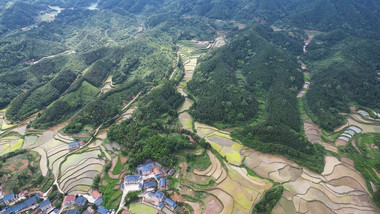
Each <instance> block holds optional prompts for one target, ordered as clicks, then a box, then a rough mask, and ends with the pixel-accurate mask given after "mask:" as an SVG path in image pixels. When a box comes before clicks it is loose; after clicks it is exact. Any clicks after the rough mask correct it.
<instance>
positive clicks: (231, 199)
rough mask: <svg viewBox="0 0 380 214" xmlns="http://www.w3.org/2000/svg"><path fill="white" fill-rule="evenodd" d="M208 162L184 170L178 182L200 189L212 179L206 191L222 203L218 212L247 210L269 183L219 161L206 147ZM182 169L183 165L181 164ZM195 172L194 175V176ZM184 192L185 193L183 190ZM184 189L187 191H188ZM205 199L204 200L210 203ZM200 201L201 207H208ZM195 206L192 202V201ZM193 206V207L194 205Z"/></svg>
mask: <svg viewBox="0 0 380 214" xmlns="http://www.w3.org/2000/svg"><path fill="white" fill-rule="evenodd" d="M207 154H208V155H209V158H210V161H211V165H210V166H209V167H208V168H207V169H205V170H202V171H199V170H194V171H193V172H190V173H186V172H183V175H184V177H183V180H182V181H181V183H183V184H185V185H187V186H189V187H192V188H194V190H202V189H203V188H202V187H201V186H200V185H206V184H207V183H208V181H210V180H214V181H215V182H214V184H213V185H211V186H210V185H208V186H207V191H206V192H207V193H209V194H212V195H214V196H215V197H217V198H218V199H219V200H220V201H222V203H223V206H224V207H223V210H222V211H221V212H220V211H218V212H219V213H248V212H249V210H250V209H251V207H252V204H253V203H254V202H255V201H257V200H258V199H259V198H260V197H261V195H262V194H263V192H264V191H265V190H267V189H269V188H270V187H271V186H272V184H271V183H270V182H268V181H267V180H264V179H260V178H258V177H253V176H250V175H248V173H247V171H246V170H245V169H243V168H239V167H236V166H233V165H230V164H228V163H226V162H223V163H222V162H221V161H220V160H219V159H218V158H217V157H216V156H215V155H214V154H213V153H211V152H210V151H207ZM182 169H183V170H185V169H186V166H185V167H182ZM195 175H197V176H196V179H193V178H194V177H195ZM186 192H187V193H186ZM186 192H183V193H186V194H189V192H190V191H188V190H187V191H186ZM209 202H210V201H208V202H207V203H209ZM205 204H206V202H203V205H204V207H203V209H207V206H206V205H205ZM193 205H194V206H195V204H193ZM194 209H195V208H194Z"/></svg>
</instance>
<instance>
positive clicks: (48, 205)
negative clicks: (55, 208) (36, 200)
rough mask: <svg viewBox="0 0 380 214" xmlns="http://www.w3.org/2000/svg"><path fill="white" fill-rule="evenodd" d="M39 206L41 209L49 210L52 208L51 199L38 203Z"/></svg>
mask: <svg viewBox="0 0 380 214" xmlns="http://www.w3.org/2000/svg"><path fill="white" fill-rule="evenodd" d="M38 207H39V208H40V209H41V211H45V210H48V209H50V208H52V206H51V203H50V201H49V199H46V200H45V201H43V202H41V203H40V204H39V205H38Z"/></svg>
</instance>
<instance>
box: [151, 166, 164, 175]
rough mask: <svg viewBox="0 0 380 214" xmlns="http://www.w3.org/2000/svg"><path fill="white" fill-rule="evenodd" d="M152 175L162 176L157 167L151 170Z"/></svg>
mask: <svg viewBox="0 0 380 214" xmlns="http://www.w3.org/2000/svg"><path fill="white" fill-rule="evenodd" d="M153 173H154V175H160V174H162V172H161V170H160V169H159V168H158V167H156V168H154V169H153Z"/></svg>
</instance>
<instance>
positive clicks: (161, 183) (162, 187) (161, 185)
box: [160, 178, 166, 189]
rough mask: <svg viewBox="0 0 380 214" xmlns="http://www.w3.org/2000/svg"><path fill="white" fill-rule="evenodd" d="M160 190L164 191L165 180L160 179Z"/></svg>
mask: <svg viewBox="0 0 380 214" xmlns="http://www.w3.org/2000/svg"><path fill="white" fill-rule="evenodd" d="M160 189H166V178H160Z"/></svg>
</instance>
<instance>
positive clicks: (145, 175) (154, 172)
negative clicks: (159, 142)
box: [121, 162, 177, 210]
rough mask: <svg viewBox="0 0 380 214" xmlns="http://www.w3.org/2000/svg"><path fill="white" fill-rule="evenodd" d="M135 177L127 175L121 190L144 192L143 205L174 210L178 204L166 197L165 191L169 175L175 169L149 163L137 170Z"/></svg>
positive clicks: (141, 196)
mask: <svg viewBox="0 0 380 214" xmlns="http://www.w3.org/2000/svg"><path fill="white" fill-rule="evenodd" d="M136 173H137V174H135V175H126V176H125V177H124V182H123V184H122V185H121V189H122V190H123V191H127V192H135V191H142V193H141V194H139V197H140V198H141V199H142V202H143V203H147V204H149V205H151V206H154V207H155V208H156V209H158V210H162V209H163V208H164V207H167V208H168V209H170V210H174V209H175V208H176V207H177V204H176V203H175V202H174V201H173V200H171V199H170V198H167V197H165V194H164V193H163V192H162V191H163V190H167V189H168V184H169V180H168V179H167V178H166V176H167V175H173V174H174V173H175V170H174V169H167V168H165V167H163V166H162V165H161V164H159V163H157V162H147V163H145V164H142V165H139V166H137V168H136Z"/></svg>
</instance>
